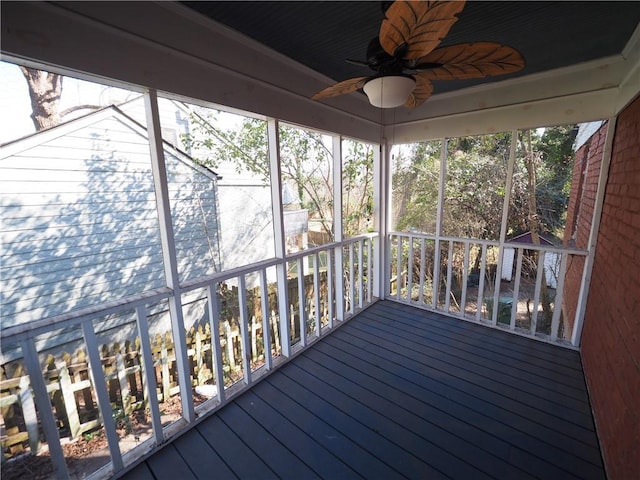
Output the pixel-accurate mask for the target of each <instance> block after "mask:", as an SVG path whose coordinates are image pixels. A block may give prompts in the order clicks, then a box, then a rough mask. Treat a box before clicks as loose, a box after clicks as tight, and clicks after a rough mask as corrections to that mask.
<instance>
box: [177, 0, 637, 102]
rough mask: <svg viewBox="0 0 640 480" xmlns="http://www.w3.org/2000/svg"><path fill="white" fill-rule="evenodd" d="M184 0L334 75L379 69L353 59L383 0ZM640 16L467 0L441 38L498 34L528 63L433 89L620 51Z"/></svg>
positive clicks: (608, 6)
mask: <svg viewBox="0 0 640 480" xmlns="http://www.w3.org/2000/svg"><path fill="white" fill-rule="evenodd" d="M183 4H184V5H186V6H188V7H189V8H191V9H193V10H195V11H197V12H199V13H201V14H203V15H205V16H207V17H209V18H211V19H213V20H215V21H217V22H219V23H222V24H224V25H226V26H228V27H230V28H232V29H234V30H236V31H238V32H241V33H242V34H244V35H247V36H249V37H251V38H253V39H254V40H256V41H258V42H260V43H262V44H263V45H265V46H267V47H270V48H271V49H273V50H275V51H277V52H279V53H281V54H283V55H285V56H287V57H289V58H291V59H293V60H295V61H297V62H299V63H301V64H303V65H306V66H307V67H309V68H311V69H313V70H315V71H317V72H319V73H321V74H324V75H325V76H327V77H329V78H330V79H333V80H335V81H340V80H345V79H347V78H351V77H356V76H363V75H369V74H371V73H373V72H372V71H371V70H369V69H368V68H367V67H360V66H357V65H352V64H349V63H347V62H346V59H355V60H365V57H366V48H367V45H368V43H369V41H370V40H371V39H372V38H373V37H375V36H376V35H377V34H378V30H379V27H380V23H381V21H382V18H383V10H382V6H383V2H377V1H375V2H374V1H356V2H350V1H336V2H314V1H303V2H293V1H281V2H273V1H233V2H203V1H196V2H183ZM639 22H640V2H638V1H633V2H618V1H586V2H570V1H559V2H534V1H509V2H506V1H505V2H484V1H471V2H467V4H466V6H465V8H464V10H463V11H462V13H460V15H459V20H458V22H457V23H455V24H454V26H453V27H452V28H451V30H450V32H449V34H448V35H447V37H446V38H445V39H444V40H443V42H442V44H441V46H445V45H451V44H456V43H466V42H477V41H492V42H498V43H502V44H505V45H510V46H512V47H515V48H516V49H517V50H519V51H520V52H521V53H522V55H523V56H524V58H525V62H526V67H525V68H524V69H523V70H521V71H520V72H518V73H516V74H512V75H510V76H506V77H504V76H503V77H493V78H487V79H479V80H466V81H462V80H456V81H446V82H445V81H441V82H434V84H435V91H434V94H437V93H442V92H447V91H451V90H456V89H461V88H466V87H468V86H472V85H477V84H480V83H486V82H490V81H495V80H503V79H505V78H508V77H517V76H522V75H530V74H534V73H539V72H544V71H546V70H552V69H556V68H559V67H566V66H569V65H574V64H578V63H582V62H588V61H591V60H596V59H599V58H603V57H607V56H610V55H616V54H620V53H621V52H622V51H623V49H624V47H625V45H626V44H627V42H628V41H629V39H630V37H631V36H632V34H633V32H634V30H635V29H636V27H637V26H638V24H639ZM215 47H216V46H212V48H215ZM219 48H224V46H219Z"/></svg>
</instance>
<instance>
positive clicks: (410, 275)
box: [407, 235, 413, 303]
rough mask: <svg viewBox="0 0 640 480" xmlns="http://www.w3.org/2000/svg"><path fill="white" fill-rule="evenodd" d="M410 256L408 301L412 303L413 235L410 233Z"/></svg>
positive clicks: (408, 261) (408, 262)
mask: <svg viewBox="0 0 640 480" xmlns="http://www.w3.org/2000/svg"><path fill="white" fill-rule="evenodd" d="M408 242H409V254H408V255H409V256H408V257H407V301H408V302H409V303H411V297H412V293H413V236H412V235H409V237H408Z"/></svg>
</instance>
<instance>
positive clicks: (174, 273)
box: [144, 90, 195, 423]
mask: <svg viewBox="0 0 640 480" xmlns="http://www.w3.org/2000/svg"><path fill="white" fill-rule="evenodd" d="M144 103H145V109H146V114H147V131H148V134H149V146H150V154H151V170H152V172H153V183H154V189H155V193H156V206H157V209H158V221H159V224H160V242H161V245H162V259H163V264H164V274H165V279H166V282H167V286H168V287H169V288H170V289H171V290H172V291H173V294H172V295H171V296H170V297H169V298H168V302H169V314H170V317H171V331H172V335H173V344H174V351H175V356H176V370H177V372H178V381H179V383H180V399H181V401H182V416H183V417H184V418H185V419H186V420H187V422H189V423H191V422H193V421H194V420H195V410H194V405H193V395H192V392H191V375H190V372H189V370H190V369H189V358H188V356H187V344H186V333H185V328H184V318H183V316H182V298H181V289H180V279H179V274H178V261H177V257H176V245H175V237H174V235H173V223H172V221H171V206H170V202H169V187H168V185H167V169H166V164H165V159H164V149H163V144H162V134H161V132H160V114H159V112H158V94H157V92H156V91H155V90H149V91H147V94H146V95H145V96H144Z"/></svg>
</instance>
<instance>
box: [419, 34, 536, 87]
mask: <svg viewBox="0 0 640 480" xmlns="http://www.w3.org/2000/svg"><path fill="white" fill-rule="evenodd" d="M434 65H437V66H434ZM421 66H423V67H422V68H424V70H423V71H422V72H421V73H420V74H421V75H424V76H426V77H427V78H429V79H431V80H458V79H460V80H464V79H468V78H481V77H487V76H491V75H504V74H506V73H513V72H517V71H518V70H521V69H522V68H523V67H524V59H523V58H522V55H521V54H520V52H518V51H517V50H516V49H514V48H512V47H509V46H506V45H500V44H499V43H494V42H478V43H462V44H459V45H451V46H449V47H442V48H438V49H436V50H434V51H432V52H431V53H429V54H427V55H425V56H424V57H421V58H419V59H418V60H417V61H416V65H415V67H414V69H415V70H418V71H420V70H421Z"/></svg>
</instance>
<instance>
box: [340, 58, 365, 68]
mask: <svg viewBox="0 0 640 480" xmlns="http://www.w3.org/2000/svg"><path fill="white" fill-rule="evenodd" d="M345 61H346V62H347V63H350V64H351V65H357V66H359V67H368V66H369V64H368V63H367V62H365V61H364V60H352V59H350V58H347V59H346V60H345Z"/></svg>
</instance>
